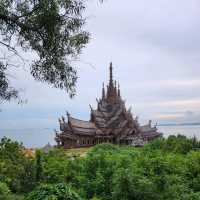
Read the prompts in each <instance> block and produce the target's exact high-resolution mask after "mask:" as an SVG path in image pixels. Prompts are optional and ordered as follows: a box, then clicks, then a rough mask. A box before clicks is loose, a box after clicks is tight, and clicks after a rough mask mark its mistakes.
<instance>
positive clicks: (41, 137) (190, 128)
mask: <svg viewBox="0 0 200 200" xmlns="http://www.w3.org/2000/svg"><path fill="white" fill-rule="evenodd" d="M158 131H159V132H162V133H163V136H164V137H168V136H169V135H178V134H181V135H185V136H187V137H194V136H195V137H196V138H197V139H199V140H200V125H179V126H178V125H167V126H158ZM3 137H7V138H10V139H12V140H15V141H18V142H20V143H23V145H24V146H25V147H27V148H41V147H44V146H45V145H46V144H48V143H50V144H51V145H55V144H56V143H55V140H54V138H55V133H54V130H53V129H51V128H38V129H37V128H33V129H0V138H3Z"/></svg>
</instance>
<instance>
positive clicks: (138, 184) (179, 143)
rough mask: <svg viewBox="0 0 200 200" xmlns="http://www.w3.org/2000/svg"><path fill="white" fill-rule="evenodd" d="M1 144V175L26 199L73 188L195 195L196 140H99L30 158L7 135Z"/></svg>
mask: <svg viewBox="0 0 200 200" xmlns="http://www.w3.org/2000/svg"><path fill="white" fill-rule="evenodd" d="M0 146H1V148H0V155H2V156H1V157H0V158H1V159H0V160H1V162H0V163H1V165H0V166H1V167H0V170H1V173H0V174H1V179H0V180H1V181H2V182H4V183H7V184H8V187H9V189H10V190H11V191H12V192H14V193H16V192H17V193H20V194H22V193H23V194H25V196H26V198H25V199H26V200H29V199H33V200H34V199H37V200H39V199H45V198H46V199H65V198H66V197H68V196H70V195H71V194H72V193H73V194H74V195H75V196H76V197H77V194H78V197H77V198H78V199H80V198H81V199H99V200H100V199H101V200H132V199H135V200H147V199H159V200H200V184H199V183H200V167H199V166H200V151H199V142H198V141H197V140H196V139H188V138H186V137H183V136H170V137H169V138H168V139H158V140H155V141H153V142H152V143H150V144H147V145H145V146H144V147H142V148H134V147H131V146H116V145H112V144H100V145H96V146H95V147H92V148H91V149H89V150H88V152H87V154H85V153H84V156H78V155H73V153H71V152H72V150H71V151H70V153H69V152H68V151H65V150H63V149H56V148H55V149H53V150H51V151H49V152H48V153H44V152H42V151H37V152H36V156H35V157H34V158H33V159H30V158H26V157H24V155H23V153H22V149H23V147H22V146H21V145H20V144H18V143H15V142H12V141H10V140H9V139H6V138H4V139H3V141H2V142H1V145H0ZM12 152H13V154H12ZM15 158H16V159H15ZM12 159H13V161H12ZM8 161H9V162H8ZM3 162H4V163H6V165H4V168H2V163H3ZM27 163H28V164H27ZM5 166H6V167H5ZM2 169H5V171H3V170H2ZM11 169H14V170H11ZM24 169H26V170H24ZM20 170H21V171H23V173H22V172H20ZM2 172H3V173H2ZM21 174H23V175H22V176H21ZM11 183H15V184H14V185H13V184H11ZM30 183H32V185H31V184H30ZM36 185H37V186H38V187H37V188H36V187H35V186H36ZM30 191H31V192H30ZM69 191H70V192H69ZM63 195H64V197H62V196H63ZM76 197H75V198H76ZM70 198H71V197H69V199H70ZM73 198H74V197H73Z"/></svg>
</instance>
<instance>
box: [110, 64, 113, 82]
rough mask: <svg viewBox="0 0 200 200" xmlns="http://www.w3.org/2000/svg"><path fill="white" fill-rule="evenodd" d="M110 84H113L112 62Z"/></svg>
mask: <svg viewBox="0 0 200 200" xmlns="http://www.w3.org/2000/svg"><path fill="white" fill-rule="evenodd" d="M110 84H113V67H112V62H111V63H110Z"/></svg>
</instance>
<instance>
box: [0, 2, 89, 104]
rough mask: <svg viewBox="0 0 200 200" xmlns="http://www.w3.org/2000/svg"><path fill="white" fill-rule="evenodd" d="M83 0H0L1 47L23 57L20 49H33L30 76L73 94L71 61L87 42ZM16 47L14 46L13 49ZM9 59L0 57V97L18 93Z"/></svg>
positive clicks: (75, 76) (74, 72) (12, 96)
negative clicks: (12, 83)
mask: <svg viewBox="0 0 200 200" xmlns="http://www.w3.org/2000/svg"><path fill="white" fill-rule="evenodd" d="M85 4H86V1H83V0H42V1H41V0H29V1H27V0H20V1H13V0H1V1H0V48H4V49H5V48H6V49H7V50H8V51H9V52H12V53H13V54H14V55H15V56H18V57H20V58H22V59H23V56H21V55H20V53H19V51H18V50H19V48H20V51H28V50H30V51H33V52H35V53H36V55H37V57H36V59H35V60H33V61H32V64H31V67H30V70H31V74H32V76H33V77H34V78H35V79H36V80H39V81H42V82H46V83H48V84H50V85H52V86H54V87H56V88H61V89H65V90H66V91H67V92H68V93H69V94H70V96H71V97H72V96H73V95H74V94H75V92H76V91H75V85H76V82H77V73H76V70H75V68H74V67H73V66H72V61H73V60H74V59H76V58H77V56H78V55H79V54H80V52H81V50H82V48H83V47H84V46H85V45H86V44H87V43H88V41H89V33H88V32H87V31H84V30H83V26H84V24H85V19H84V18H83V11H84V10H85V8H86V5H85ZM16 46H17V48H15V47H16ZM8 67H10V63H9V61H8V59H6V58H3V57H0V100H1V101H3V100H10V99H12V98H16V97H17V96H18V92H17V91H16V90H15V89H14V88H12V87H11V86H10V84H9V81H8V76H7V69H8Z"/></svg>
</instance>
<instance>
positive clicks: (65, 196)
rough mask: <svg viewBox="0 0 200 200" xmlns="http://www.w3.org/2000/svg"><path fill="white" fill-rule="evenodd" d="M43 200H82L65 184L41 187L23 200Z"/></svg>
mask: <svg viewBox="0 0 200 200" xmlns="http://www.w3.org/2000/svg"><path fill="white" fill-rule="evenodd" d="M43 199H49V200H50V199H51V200H59V199H62V200H82V198H81V197H79V195H78V194H77V193H76V192H75V191H74V190H73V189H72V188H71V187H69V186H68V185H65V184H52V185H41V186H40V187H38V188H37V189H36V190H34V191H33V192H31V193H30V194H29V195H28V196H27V197H26V198H25V200H43Z"/></svg>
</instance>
